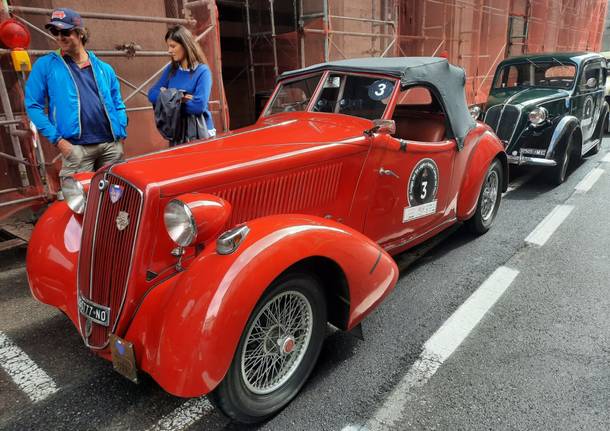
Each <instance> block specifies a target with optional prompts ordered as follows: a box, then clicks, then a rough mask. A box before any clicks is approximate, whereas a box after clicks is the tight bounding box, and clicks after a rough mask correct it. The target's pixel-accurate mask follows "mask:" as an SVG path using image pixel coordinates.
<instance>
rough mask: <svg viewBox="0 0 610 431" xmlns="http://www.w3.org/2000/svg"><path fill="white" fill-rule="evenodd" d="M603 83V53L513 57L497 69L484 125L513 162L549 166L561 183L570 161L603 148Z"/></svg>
mask: <svg viewBox="0 0 610 431" xmlns="http://www.w3.org/2000/svg"><path fill="white" fill-rule="evenodd" d="M605 82H606V60H605V59H604V58H603V57H602V56H600V55H599V54H592V53H584V52H582V53H552V54H535V55H528V56H522V57H513V58H509V59H506V60H504V61H503V62H501V63H500V64H499V65H498V68H497V69H496V73H495V76H494V80H493V85H492V88H491V91H490V94H489V97H488V99H487V103H486V104H485V106H484V109H483V115H484V120H485V122H486V123H487V124H488V125H489V126H491V128H492V129H493V130H494V131H495V132H496V134H497V135H498V137H499V138H500V139H501V140H502V141H503V142H504V145H505V148H506V153H507V154H508V160H509V162H510V163H512V164H516V165H531V166H545V167H548V169H549V172H548V174H549V177H550V179H551V180H552V181H553V182H554V183H555V184H560V183H562V182H563V181H564V180H565V178H566V174H567V172H568V166H569V165H570V163H571V162H573V161H576V160H578V159H580V158H581V157H582V156H583V155H588V154H595V153H597V152H598V151H599V149H600V147H601V140H602V137H603V133H604V131H605V130H606V122H607V121H608V104H607V103H606V102H605V100H604V85H605ZM474 114H475V115H476V112H475V113H474Z"/></svg>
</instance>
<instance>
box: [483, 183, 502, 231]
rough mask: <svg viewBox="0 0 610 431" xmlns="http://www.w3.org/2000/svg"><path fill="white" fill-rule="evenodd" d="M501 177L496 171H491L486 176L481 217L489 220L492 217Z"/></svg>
mask: <svg viewBox="0 0 610 431" xmlns="http://www.w3.org/2000/svg"><path fill="white" fill-rule="evenodd" d="M499 183H500V179H499V178H498V173H497V172H496V171H490V172H489V173H488V174H487V178H485V187H484V188H483V200H482V202H481V218H482V219H483V220H484V221H487V220H489V219H490V218H491V216H492V214H493V212H494V208H495V206H496V200H497V199H498V187H499Z"/></svg>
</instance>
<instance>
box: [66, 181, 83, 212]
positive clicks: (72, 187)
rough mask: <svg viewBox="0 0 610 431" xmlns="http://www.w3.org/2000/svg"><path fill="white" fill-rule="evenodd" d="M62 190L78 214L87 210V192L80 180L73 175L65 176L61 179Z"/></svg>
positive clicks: (67, 202)
mask: <svg viewBox="0 0 610 431" xmlns="http://www.w3.org/2000/svg"><path fill="white" fill-rule="evenodd" d="M61 192H62V194H63V195H64V200H65V201H66V204H68V206H69V207H70V209H71V210H72V211H74V212H75V213H76V214H82V213H83V212H85V205H86V204H87V194H86V193H85V189H84V187H83V185H82V184H81V183H80V181H78V180H76V179H75V178H73V177H65V178H63V179H62V180H61Z"/></svg>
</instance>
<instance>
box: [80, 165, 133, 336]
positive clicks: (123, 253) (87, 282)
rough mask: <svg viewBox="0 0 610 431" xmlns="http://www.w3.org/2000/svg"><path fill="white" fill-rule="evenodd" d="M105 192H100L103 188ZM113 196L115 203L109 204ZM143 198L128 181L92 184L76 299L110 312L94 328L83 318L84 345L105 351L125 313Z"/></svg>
mask: <svg viewBox="0 0 610 431" xmlns="http://www.w3.org/2000/svg"><path fill="white" fill-rule="evenodd" d="M103 181H105V183H104V184H105V187H103V190H100V183H102V182H103ZM110 190H112V192H113V195H114V197H116V196H118V195H120V196H119V198H118V199H117V200H116V202H112V200H111V199H110V194H111V193H110ZM142 201H143V196H142V192H141V191H140V190H138V189H137V188H136V187H134V186H133V185H131V184H130V183H128V182H127V181H125V180H123V179H121V178H119V177H117V176H114V175H112V174H108V173H100V174H97V175H96V176H94V177H93V178H92V180H91V186H90V190H89V195H88V197H87V208H86V210H85V215H84V220H83V234H82V240H81V252H80V256H79V262H78V294H79V296H80V297H81V298H83V300H84V301H86V302H87V303H88V304H91V303H93V304H95V305H99V306H101V307H100V308H107V309H109V318H108V322H107V323H108V324H107V325H104V324H100V323H96V322H95V319H91V318H90V317H87V316H85V315H84V314H83V312H82V311H81V312H80V314H79V323H80V330H81V334H82V336H83V339H84V340H85V343H86V344H87V345H88V346H89V347H92V348H104V347H105V346H106V345H107V343H108V337H109V335H110V333H111V332H113V331H114V330H115V329H116V325H117V322H118V319H119V316H120V313H121V310H122V308H123V303H124V301H125V295H126V293H127V285H128V283H129V273H130V269H131V263H132V258H133V252H134V244H135V241H136V235H137V231H138V225H139V220H140V215H141V211H142Z"/></svg>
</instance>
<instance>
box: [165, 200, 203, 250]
mask: <svg viewBox="0 0 610 431" xmlns="http://www.w3.org/2000/svg"><path fill="white" fill-rule="evenodd" d="M163 220H164V221H165V228H166V229H167V233H168V234H169V236H170V238H171V239H172V241H174V242H175V243H176V244H178V245H179V246H181V247H186V246H188V245H190V244H191V243H192V242H193V240H194V239H195V238H196V237H197V225H196V224H195V218H194V217H193V213H192V212H191V209H190V208H189V207H188V205H187V204H185V203H184V202H182V201H180V200H178V199H173V200H171V201H169V203H168V204H167V205H166V206H165V213H164V214H163Z"/></svg>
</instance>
